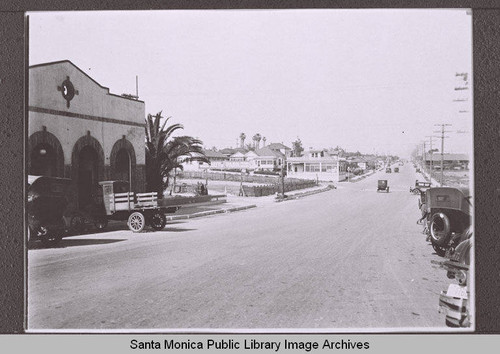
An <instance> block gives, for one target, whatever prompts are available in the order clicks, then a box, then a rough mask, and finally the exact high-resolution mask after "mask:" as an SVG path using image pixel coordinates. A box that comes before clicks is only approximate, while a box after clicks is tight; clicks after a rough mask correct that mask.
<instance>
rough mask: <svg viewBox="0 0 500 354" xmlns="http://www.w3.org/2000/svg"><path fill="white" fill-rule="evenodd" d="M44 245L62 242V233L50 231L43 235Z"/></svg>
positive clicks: (51, 245)
mask: <svg viewBox="0 0 500 354" xmlns="http://www.w3.org/2000/svg"><path fill="white" fill-rule="evenodd" d="M41 239H42V245H43V246H44V247H55V246H57V245H58V244H59V242H61V240H62V234H61V233H60V232H48V233H46V234H45V235H43V236H41Z"/></svg>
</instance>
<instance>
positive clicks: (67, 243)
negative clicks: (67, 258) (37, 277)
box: [28, 238, 126, 249]
mask: <svg viewBox="0 0 500 354" xmlns="http://www.w3.org/2000/svg"><path fill="white" fill-rule="evenodd" d="M121 241H126V239H102V238H101V239H95V238H87V239H64V238H63V239H62V240H61V241H60V242H59V243H58V244H56V245H51V246H48V247H45V246H44V245H43V244H42V243H41V242H33V243H29V245H28V249H48V248H66V247H76V246H89V245H103V244H108V243H115V242H121Z"/></svg>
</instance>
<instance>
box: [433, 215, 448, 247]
mask: <svg viewBox="0 0 500 354" xmlns="http://www.w3.org/2000/svg"><path fill="white" fill-rule="evenodd" d="M429 229H430V231H431V240H432V242H433V243H435V244H436V245H438V246H444V245H446V243H448V240H449V239H450V236H451V227H450V219H449V218H448V216H446V214H444V213H436V214H434V215H432V217H431V220H430V227H429Z"/></svg>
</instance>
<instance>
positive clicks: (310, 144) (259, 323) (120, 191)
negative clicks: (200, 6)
mask: <svg viewBox="0 0 500 354" xmlns="http://www.w3.org/2000/svg"><path fill="white" fill-rule="evenodd" d="M26 20H27V21H26V24H27V41H28V42H27V71H28V72H27V75H26V76H27V87H28V89H27V94H28V95H27V98H26V104H27V107H26V108H25V109H26V112H27V113H26V116H27V118H26V119H27V129H26V133H27V136H26V137H25V139H26V151H25V158H26V173H25V175H26V176H25V178H26V182H27V183H26V185H27V187H26V188H27V189H26V195H27V200H26V208H25V214H26V244H27V247H26V248H27V251H26V253H27V256H26V264H27V266H26V285H27V291H26V318H25V321H26V332H28V333H54V332H55V333H121V332H125V333H131V332H132V333H135V332H137V333H151V332H152V333H207V332H208V333H443V332H445V333H447V332H450V333H456V332H459V333H462V332H464V333H470V332H473V331H474V329H475V325H476V323H475V318H476V313H475V286H474V279H475V269H474V268H475V267H474V265H475V261H474V229H473V227H474V195H473V191H474V188H473V187H474V181H473V176H474V160H473V157H474V145H473V130H474V127H473V85H472V83H473V74H474V73H473V66H472V10H470V9H253V10H242V9H238V10H236V9H232V10H222V9H218V10H141V11H68V12H65V11H39V12H35V11H33V12H27V13H26ZM271 349H272V348H271Z"/></svg>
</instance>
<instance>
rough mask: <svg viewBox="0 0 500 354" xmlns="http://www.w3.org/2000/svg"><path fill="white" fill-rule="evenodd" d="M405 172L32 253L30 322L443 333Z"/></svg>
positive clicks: (442, 282) (427, 250) (410, 178)
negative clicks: (383, 186) (380, 184)
mask: <svg viewBox="0 0 500 354" xmlns="http://www.w3.org/2000/svg"><path fill="white" fill-rule="evenodd" d="M400 170H401V172H400V173H392V174H386V173H385V172H377V173H376V174H375V175H373V176H370V177H368V178H366V179H364V180H362V181H359V182H356V183H340V184H339V187H338V189H336V190H331V191H328V192H324V193H320V194H316V195H312V196H308V197H305V198H302V199H297V200H290V201H287V202H283V203H275V202H272V203H268V204H265V205H263V206H259V207H258V208H254V209H249V210H246V211H242V212H237V213H232V214H224V215H215V216H210V217H205V218H198V219H190V220H183V221H182V222H172V223H170V224H168V225H167V227H166V228H165V229H164V230H162V231H159V232H143V233H140V234H133V233H132V232H130V231H128V230H125V229H124V230H115V231H110V232H106V233H100V234H94V235H85V236H78V237H70V238H67V239H64V240H63V242H62V246H63V247H60V248H52V249H30V250H29V251H28V328H29V329H33V330H54V329H72V330H76V329H78V330H85V329H87V330H89V329H91V330H100V329H123V330H128V329H153V330H155V329H167V330H168V329H171V330H174V329H175V330H178V329H192V330H198V329H201V330H203V329H210V330H212V329H213V330H220V329H237V330H240V329H241V330H243V329H250V330H251V329H254V330H255V329H264V330H267V329H274V330H276V329H281V330H296V329H311V330H314V331H327V332H329V331H341V330H348V331H351V330H352V331H361V332H364V331H372V330H375V331H393V330H395V331H412V332H418V331H421V330H423V331H432V330H434V329H436V328H440V329H443V328H445V326H444V316H443V315H440V314H438V312H437V306H438V298H439V293H440V291H441V290H444V289H446V288H447V285H448V284H449V281H448V280H447V279H446V274H445V273H446V272H445V271H444V270H440V269H436V267H435V266H433V265H432V264H431V260H441V258H440V257H438V256H437V255H436V254H435V253H434V251H433V250H432V247H431V246H430V245H429V244H428V243H427V242H426V241H425V236H424V235H422V233H421V231H422V226H420V225H417V224H416V220H417V219H418V217H419V211H418V207H417V198H418V197H417V196H415V195H412V194H410V193H409V187H410V185H412V184H414V182H415V179H416V178H417V177H416V175H415V172H414V169H413V168H412V167H411V166H410V165H408V164H407V165H405V166H404V167H401V168H400ZM378 179H388V180H389V186H390V193H377V191H376V189H377V180H378Z"/></svg>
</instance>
